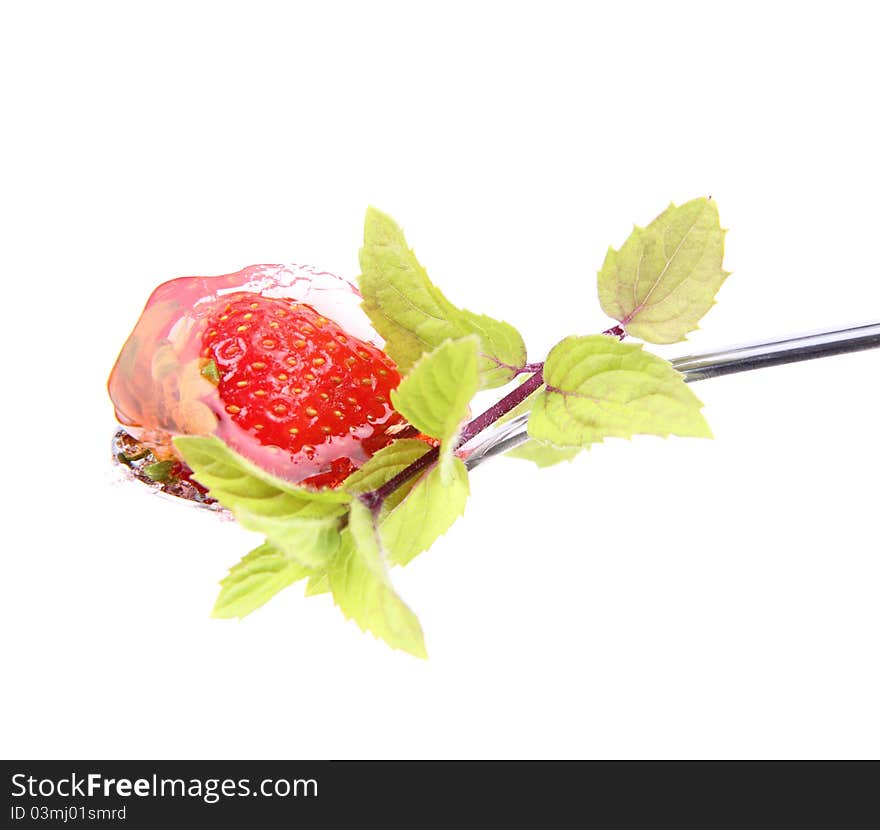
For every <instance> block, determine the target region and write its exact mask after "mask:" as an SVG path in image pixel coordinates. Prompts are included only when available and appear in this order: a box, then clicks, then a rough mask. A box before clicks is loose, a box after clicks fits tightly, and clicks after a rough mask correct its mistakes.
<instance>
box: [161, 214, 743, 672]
mask: <svg viewBox="0 0 880 830" xmlns="http://www.w3.org/2000/svg"><path fill="white" fill-rule="evenodd" d="M723 238H724V231H722V230H721V228H720V225H719V223H718V214H717V209H716V207H715V204H714V202H711V201H709V200H707V199H695V200H692V201H690V202H687V203H685V204H684V205H682V206H681V207H675V206H671V207H670V208H669V209H667V210H666V211H665V212H664V213H662V214H661V215H660V216H658V217H657V219H655V220H654V222H652V223H651V224H650V225H649V226H648V227H647V228H636V229H635V230H634V231H633V234H632V235H631V237H630V238H629V239H628V240H627V241H626V242H625V243H624V245H623V246H622V247H621V249H620V250H619V251H614V250H613V249H610V250H609V252H608V255H607V256H606V260H605V264H604V265H603V268H602V270H601V271H600V274H599V295H600V301H601V303H602V307H603V309H605V311H606V312H607V313H608V314H610V315H611V316H612V317H613V318H614V319H615V321H617V325H615V326H613V327H612V328H610V329H608V330H607V331H606V332H604V333H602V334H595V335H587V336H572V337H567V338H564V339H563V340H561V341H560V342H559V343H558V344H557V345H556V346H555V347H554V348H553V349H552V350H551V352H550V354H549V355H548V357H547V359H546V362H544V363H531V364H529V363H527V362H526V349H525V345H524V343H523V341H522V338H521V336H520V335H519V333H518V332H517V331H516V329H514V328H513V327H512V326H510V325H509V324H507V323H503V322H500V321H497V320H494V319H492V318H490V317H486V316H484V315H480V314H475V313H473V312H470V311H467V310H464V309H461V308H458V307H457V306H455V305H453V304H452V303H451V302H449V300H447V299H446V297H445V296H444V295H443V294H442V293H441V292H440V290H439V289H438V288H437V287H436V286H435V285H434V284H433V283H432V282H431V280H430V279H429V278H428V275H427V272H426V271H425V270H424V268H423V267H422V266H421V265H420V263H419V262H418V260H417V259H416V257H415V255H414V254H413V252H412V251H411V250H410V248H409V247H408V245H407V243H406V240H405V238H404V236H403V233H402V231H401V230H400V228H399V226H398V225H397V224H396V223H395V222H394V221H393V220H392V219H391V218H390V217H388V216H387V215H385V214H383V213H381V212H380V211H377V210H375V209H372V208H371V209H370V210H369V211H368V212H367V217H366V225H365V231H364V247H363V248H362V250H361V253H360V262H361V268H362V271H363V273H362V276H361V278H360V288H361V293H362V295H363V298H364V301H363V307H364V310H365V311H366V312H367V314H368V316H369V317H370V319H371V320H372V322H373V324H374V326H375V328H376V330H377V331H378V332H379V333H380V334H381V335H382V336H383V337H384V338H385V340H386V346H385V348H386V351H387V352H388V354H389V355H390V356H391V357H392V358H393V359H394V360H395V361H397V363H398V366H399V367H400V369H401V371H402V373H403V374H404V378H403V380H402V382H401V383H400V385H399V387H398V388H397V390H396V391H395V392H394V393H393V394H392V403H393V405H394V407H395V409H396V410H397V411H398V412H399V413H400V414H401V415H403V416H404V417H405V418H406V419H407V420H408V421H409V423H410V424H411V425H412V426H414V427H415V428H416V429H418V430H419V431H420V432H421V433H423V434H424V435H425V436H429V437H430V438H433V439H435V440H434V442H433V444H434V446H431V445H430V443H427V442H426V441H424V440H421V439H413V438H402V439H397V440H395V441H393V442H392V443H390V444H389V445H388V446H386V447H385V448H384V449H382V450H381V451H379V452H377V453H376V454H375V455H374V456H373V457H372V458H371V459H370V460H369V461H367V462H366V463H365V464H364V465H363V466H362V467H361V469H360V470H358V471H356V472H355V473H353V474H352V475H351V476H350V477H349V478H348V479H347V480H346V481H345V482H344V484H343V486H342V487H341V488H340V489H339V490H331V491H327V490H323V491H315V490H311V489H309V488H306V487H302V486H296V485H292V484H290V483H289V482H285V481H283V480H280V479H278V478H276V477H274V476H272V475H270V474H268V473H266V472H265V471H263V470H261V469H259V468H258V467H256V466H255V465H254V464H252V463H251V462H250V461H247V460H246V459H244V458H242V457H241V456H239V455H238V454H237V453H235V452H234V451H233V450H232V449H231V448H230V447H228V446H226V445H225V444H224V443H223V442H221V441H220V440H219V439H217V438H215V437H185V438H177V439H176V440H175V443H176V445H177V448H178V450H179V451H180V453H181V454H182V455H183V457H184V459H185V460H186V462H187V463H188V464H189V466H190V467H191V468H192V470H193V475H194V477H195V478H196V479H197V480H198V481H199V482H201V483H202V484H203V485H204V486H206V487H207V488H208V489H209V492H210V495H211V496H212V497H214V498H215V499H217V501H219V502H220V503H221V504H222V505H224V506H225V507H227V508H228V509H229V510H230V511H231V512H232V513H233V515H234V516H235V517H236V518H237V519H238V520H239V522H241V524H242V525H243V526H244V527H246V528H248V529H250V530H254V531H256V532H259V533H261V534H263V535H264V536H265V537H266V542H265V544H263V545H260V546H259V547H257V548H256V549H255V550H254V551H252V552H251V553H250V554H248V555H247V556H245V557H244V559H242V560H241V562H239V563H238V564H237V565H236V566H234V567H233V568H232V569H231V570H230V573H229V575H228V576H227V577H226V578H225V579H224V580H223V582H222V583H221V591H220V596H219V597H218V600H217V604H216V606H215V610H214V614H215V616H221V617H236V616H237V617H241V616H244V615H246V614H248V613H250V612H251V611H253V610H254V609H255V608H257V607H259V606H260V605H262V604H263V603H265V602H266V601H267V600H268V599H269V598H271V597H272V596H274V595H275V594H276V593H277V592H279V591H280V590H282V589H283V588H285V587H287V586H288V585H290V584H292V583H293V582H296V581H300V580H303V579H307V583H306V589H305V593H306V595H307V596H313V595H319V594H323V593H327V592H331V593H332V594H333V599H334V602H335V603H336V605H337V606H338V607H339V608H340V609H341V610H342V612H343V614H344V615H345V616H346V617H349V618H351V619H353V620H355V622H356V623H357V624H358V625H359V626H360V627H361V628H362V629H363V630H365V631H371V632H372V633H373V634H374V635H375V636H377V637H379V638H381V639H383V640H384V641H385V642H387V643H388V644H389V645H391V646H392V647H394V648H397V649H401V650H403V651H406V652H408V653H410V654H413V655H416V656H420V657H424V656H426V651H425V644H424V635H423V632H422V629H421V626H420V624H419V622H418V619H417V618H416V616H415V614H414V613H413V612H412V610H411V609H410V608H409V607H408V606H407V605H406V604H405V603H404V602H403V600H402V599H401V598H400V596H399V595H398V594H397V592H396V591H395V589H394V587H393V585H392V581H391V576H390V570H389V569H390V567H391V566H393V565H405V564H407V563H409V562H411V561H412V560H413V559H414V558H415V557H416V556H418V555H419V554H421V553H423V552H425V551H426V550H428V549H429V548H430V547H431V546H432V545H433V544H434V542H435V541H436V540H437V539H438V538H439V537H440V536H441V535H443V534H444V533H446V532H447V531H448V530H449V528H450V527H451V526H452V524H453V523H454V522H455V521H456V520H457V519H458V518H459V517H460V516H461V515H462V514H463V512H464V509H465V505H466V503H467V500H468V497H469V493H470V486H469V482H468V471H467V465H466V463H465V462H466V458H467V455H468V447H469V446H470V443H469V442H471V441H473V440H474V439H475V438H476V437H477V436H479V435H480V434H481V433H482V432H483V431H484V430H486V429H488V428H489V427H492V426H494V425H497V424H499V423H501V422H503V421H504V420H505V419H509V418H511V417H513V416H515V415H523V414H525V413H528V433H529V436H530V440H529V441H528V442H527V443H526V444H524V445H523V446H521V447H518V448H517V449H515V450H512V451H510V452H509V453H508V455H511V456H513V457H518V458H524V459H528V460H530V461H533V462H534V463H535V464H537V465H538V466H539V467H543V466H549V465H551V464H555V463H558V462H560V461H565V460H571V459H572V458H574V457H575V456H576V455H577V454H578V453H579V452H580V451H581V450H582V449H584V448H588V447H590V446H592V445H593V444H596V443H599V442H602V441H603V440H604V439H605V438H608V437H616V438H630V437H632V436H634V435H639V434H649V435H660V436H667V435H679V436H688V437H701V438H706V437H711V433H710V431H709V428H708V425H707V424H706V421H705V419H704V418H703V415H702V413H701V411H700V410H701V407H702V404H701V403H700V401H699V400H698V399H697V397H696V396H695V395H694V394H693V393H692V392H691V390H690V389H689V388H688V386H687V385H686V384H685V382H684V379H683V377H682V376H681V375H680V374H678V373H677V372H676V371H675V370H674V368H673V367H672V366H671V364H669V363H668V362H667V361H665V360H662V359H661V358H659V357H657V356H655V355H652V354H650V353H648V352H646V351H645V350H644V349H643V348H642V346H641V345H638V344H632V343H624V342H621V340H622V339H623V338H624V337H625V336H626V335H627V334H633V335H636V336H638V337H640V338H642V339H644V340H646V341H651V342H657V343H667V342H674V341H675V340H679V339H682V338H683V337H684V336H685V335H686V334H687V333H688V332H689V331H692V330H693V329H694V328H695V327H696V326H697V324H698V322H699V320H700V319H701V318H702V316H703V315H704V314H705V313H706V311H708V310H709V308H711V306H712V305H713V303H714V295H715V292H716V291H717V290H718V288H719V287H720V285H721V283H722V282H723V281H724V279H725V278H726V277H727V272H726V271H724V270H723V268H722V267H721V258H722V254H723ZM513 380H518V381H520V382H519V383H518V384H516V385H515V386H514V387H513V388H512V389H511V390H509V391H508V392H507V393H506V394H504V395H502V396H501V397H500V398H499V399H498V400H497V401H496V403H495V404H493V405H492V406H490V407H489V408H488V409H486V410H485V411H483V412H482V413H480V414H478V415H476V416H475V417H473V418H471V419H470V420H467V418H468V413H469V411H470V407H471V405H472V401H473V398H474V396H475V395H476V393H477V392H478V391H479V390H480V389H481V388H482V389H487V388H492V387H497V386H500V385H503V384H506V383H508V382H510V381H513Z"/></svg>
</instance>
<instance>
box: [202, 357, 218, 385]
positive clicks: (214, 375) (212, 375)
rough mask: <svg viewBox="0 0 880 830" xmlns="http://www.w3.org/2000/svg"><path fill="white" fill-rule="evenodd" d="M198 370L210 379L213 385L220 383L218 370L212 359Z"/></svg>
mask: <svg viewBox="0 0 880 830" xmlns="http://www.w3.org/2000/svg"><path fill="white" fill-rule="evenodd" d="M199 371H200V374H201V376H202V377H203V378H207V379H208V380H209V381H211V383H213V384H214V386H216V385H217V384H218V383H220V370H219V369H218V368H217V364H216V363H215V362H214V361H213V360H209V361H208V362H207V363H206V364H205V365H204V366H202V368H201V369H200V370H199Z"/></svg>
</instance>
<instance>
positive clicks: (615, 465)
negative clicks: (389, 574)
mask: <svg viewBox="0 0 880 830" xmlns="http://www.w3.org/2000/svg"><path fill="white" fill-rule="evenodd" d="M596 6H597V7H598V8H601V11H599V10H589V7H588V4H577V3H570V4H563V3H548V2H543V3H540V4H538V3H531V4H519V3H498V4H490V3H477V2H469V3H464V4H460V5H459V4H456V3H451V2H444V3H436V4H431V5H428V4H417V3H401V4H389V3H381V2H371V3H357V4H355V3H352V4H340V3H283V4H282V3H279V4H277V5H273V4H263V3H255V2H248V3H241V4H237V5H231V4H224V3H206V4H204V5H197V4H192V3H181V2H175V3H171V4H162V3H156V2H154V3H150V4H121V3H107V4H97V3H86V2H81V3H59V4H56V5H52V4H47V3H42V4H27V3H18V4H15V3H11V4H6V5H5V6H4V12H3V18H2V21H0V41H2V43H0V62H2V67H0V69H2V77H3V79H4V80H3V93H2V94H3V116H4V126H3V130H2V135H0V142H2V144H3V148H2V157H0V164H2V166H3V175H2V193H3V206H2V210H3V216H2V237H3V240H4V241H3V257H2V262H3V267H4V271H5V275H4V276H5V278H4V281H3V282H4V292H5V293H4V295H3V296H4V299H3V303H2V305H3V312H2V317H3V340H2V343H3V383H2V390H3V392H2V394H3V405H2V419H3V427H2V428H3V435H4V438H5V442H4V445H3V467H4V476H3V481H4V484H3V488H4V492H5V496H4V499H3V503H4V520H3V525H2V534H3V546H2V573H3V577H2V579H3V597H4V599H3V602H2V604H0V614H2V642H3V653H2V664H3V674H4V680H3V683H2V686H0V696H2V698H3V700H2V705H0V711H2V713H3V714H2V718H3V723H2V734H3V749H2V751H3V753H4V754H6V755H7V756H8V757H14V756H19V757H40V756H45V757H72V756H84V757H93V758H94V757H117V756H118V757H130V758H138V757H205V758H208V757H233V758H235V757H300V756H314V757H341V758H347V757H355V758H359V757H460V756H464V757H474V756H477V757H532V756H536V757H557V756H561V757H689V756H697V757H704V756H708V757H731V756H732V757H754V756H757V757H776V756H782V757H812V756H832V757H847V756H876V755H877V754H878V752H880V714H878V712H880V709H878V706H877V700H878V699H880V667H878V660H877V654H878V638H880V604H878V602H877V596H878V588H880V543H878V536H877V475H876V474H877V469H878V462H880V437H878V430H877V425H878V422H877V410H878V403H880V395H878V388H877V379H878V370H880V354H878V353H876V352H869V353H863V354H860V355H855V356H849V357H841V358H834V359H829V360H823V361H816V362H812V363H807V364H801V365H798V366H793V367H787V368H778V369H769V370H764V371H762V372H757V373H751V374H746V375H739V376H735V377H729V378H724V379H718V380H714V381H707V382H705V383H701V384H699V385H698V386H695V387H694V389H695V391H697V393H698V394H699V395H700V396H701V397H702V399H703V400H704V402H705V404H706V410H705V411H706V414H707V417H708V419H709V421H710V423H711V424H712V427H713V429H714V432H715V435H716V440H715V441H714V442H700V441H685V440H674V439H673V440H669V441H662V440H659V439H651V438H643V439H637V440H634V441H632V442H631V443H627V442H621V441H610V442H608V443H607V444H606V445H604V446H600V447H598V448H596V449H594V450H593V451H592V452H590V453H588V454H585V455H584V456H583V457H581V458H580V459H578V460H577V461H576V462H575V463H573V464H571V465H566V466H562V467H560V468H555V469H551V470H546V471H543V472H539V471H537V470H535V469H533V468H532V467H530V466H529V465H528V464H525V463H523V462H516V461H512V460H498V461H494V462H492V463H491V464H487V465H486V466H484V467H482V468H480V470H479V471H478V472H476V473H475V474H474V476H473V481H472V490H473V492H472V498H471V501H470V503H469V506H468V510H467V513H466V515H465V517H464V519H462V520H461V521H460V522H459V524H458V525H456V526H455V527H454V529H453V530H452V531H451V532H450V533H449V534H448V536H446V537H445V538H444V539H442V540H441V541H440V542H439V543H438V544H437V545H436V547H435V548H434V549H432V550H431V551H430V552H429V553H428V554H425V555H424V556H423V557H421V558H420V559H419V560H418V561H417V562H416V563H414V564H413V565H412V566H410V567H409V568H408V569H406V570H405V571H398V572H395V578H396V582H397V585H398V587H399V589H400V591H401V593H402V594H403V596H404V597H405V598H406V600H407V601H408V602H409V603H410V605H411V606H412V607H413V608H414V609H415V610H416V611H417V612H418V613H419V615H420V618H421V621H422V623H423V626H424V628H425V631H426V635H427V643H428V649H429V652H430V654H431V658H430V660H429V661H428V662H421V661H418V660H415V659H413V658H410V657H408V656H406V655H403V654H400V653H395V652H392V651H390V650H389V649H388V648H386V647H385V646H384V645H383V644H381V643H378V642H376V641H375V640H373V639H372V638H371V637H370V636H368V635H362V634H360V633H359V631H358V630H357V629H356V628H355V626H354V624H353V623H350V622H345V621H344V620H343V618H342V616H341V615H340V614H339V612H338V611H337V610H336V609H335V608H334V607H333V605H332V602H331V600H330V599H329V597H326V596H325V597H320V598H314V599H308V600H305V599H303V598H302V597H301V596H300V593H301V592H300V589H299V588H293V589H290V590H288V591H287V592H285V593H284V594H283V595H281V596H279V597H278V598H277V599H276V600H274V601H272V602H271V604H270V605H268V606H267V607H266V608H265V609H263V610H261V611H259V612H257V613H255V614H254V615H253V616H252V617H250V618H248V619H246V620H245V621H244V622H242V623H235V622H232V623H223V622H218V621H211V620H210V619H209V617H208V614H209V611H210V608H211V605H212V603H213V599H214V595H215V592H216V583H217V581H218V580H219V579H220V578H221V577H222V576H223V575H224V573H225V570H226V568H227V567H228V566H229V565H231V564H232V563H234V562H235V561H236V560H237V559H238V557H239V556H240V555H241V554H243V553H244V552H246V551H247V550H249V549H250V547H252V546H253V545H254V543H255V537H253V536H252V535H251V534H248V533H246V532H244V531H243V530H240V529H239V528H238V527H236V526H235V525H233V524H231V523H225V522H222V521H219V520H217V519H216V518H215V517H213V516H211V515H205V514H201V513H200V512H199V511H197V510H194V509H190V508H188V507H186V506H182V505H177V504H174V503H171V502H168V501H165V500H162V499H159V498H156V497H153V496H152V495H150V494H149V493H148V492H146V491H144V490H142V489H141V488H140V487H139V486H137V485H135V484H124V483H123V484H120V483H115V482H114V480H113V476H112V473H111V469H110V466H111V465H110V462H109V459H108V443H109V439H110V436H111V434H112V432H113V428H114V422H113V416H112V409H111V407H110V404H109V401H108V400H107V398H106V393H105V389H104V384H105V382H106V376H107V374H108V373H109V370H110V368H111V366H112V364H113V361H114V359H115V356H116V353H117V351H118V349H119V347H120V346H121V344H122V342H123V340H124V339H125V337H126V336H127V334H128V332H129V330H130V328H131V327H132V325H133V324H134V322H135V320H136V319H137V316H138V314H139V312H140V310H141V307H142V305H143V303H144V302H145V300H146V298H147V296H148V294H149V292H150V291H151V290H152V288H153V287H154V286H155V285H156V284H158V283H159V282H161V281H164V280H166V279H169V278H171V277H175V276H181V275H189V274H217V273H227V272H231V271H234V270H237V269H239V268H241V267H243V266H245V265H248V264H252V263H258V262H285V261H296V262H306V263H313V264H315V265H318V266H321V267H323V268H325V269H327V270H335V271H337V272H339V273H341V274H344V275H346V276H349V277H354V276H356V274H357V249H358V247H359V242H360V234H361V223H362V219H363V212H364V209H365V207H366V206H367V205H368V204H375V205H376V206H378V207H380V208H382V209H383V210H386V211H387V212H389V213H391V214H392V215H393V216H395V217H396V218H397V219H398V220H399V221H400V222H401V223H402V224H403V225H404V227H405V229H406V231H407V233H408V237H409V240H410V242H411V244H413V245H414V246H415V248H416V250H417V252H418V254H419V256H420V258H421V260H422V261H423V263H424V264H425V265H426V266H427V267H428V269H429V271H430V273H431V274H432V276H433V277H434V279H435V280H436V281H437V282H438V283H439V284H440V285H441V286H442V287H443V289H444V291H445V292H446V293H447V294H448V295H449V296H450V298H451V299H453V301H456V302H460V303H463V304H466V305H467V306H468V307H470V308H473V309H474V310H477V311H482V312H485V313H489V314H492V315H495V316H498V317H503V318H505V319H508V320H510V321H511V322H513V323H514V324H516V325H517V326H519V327H520V329H521V330H522V331H523V332H524V333H525V336H526V339H527V341H528V342H529V344H530V348H531V356H532V358H533V359H539V358H541V357H542V356H543V354H544V353H545V352H546V350H547V348H548V347H549V346H551V345H552V344H553V343H554V342H555V340H557V339H559V338H560V337H562V336H564V335H568V334H571V333H591V332H596V331H599V330H601V329H603V328H605V327H606V325H607V324H608V321H607V320H605V319H604V318H603V316H602V314H601V312H600V311H599V307H598V303H597V300H596V290H595V274H596V270H597V269H598V267H599V266H600V265H601V263H602V260H603V257H604V254H605V250H606V248H607V246H608V245H609V243H611V244H614V245H615V246H618V245H619V244H620V243H621V242H622V241H623V240H624V239H625V237H626V236H627V234H628V233H629V230H630V228H631V224H632V223H633V222H638V223H640V224H643V223H645V222H647V221H649V220H650V219H652V218H653V217H654V216H655V215H656V214H657V213H659V212H660V211H661V210H662V209H663V208H665V207H666V205H667V204H668V202H669V201H670V200H675V201H677V202H681V201H684V200H687V199H689V198H692V197H694V196H699V195H710V194H711V195H712V196H713V197H714V198H715V199H716V200H717V203H718V205H719V209H720V212H721V217H722V222H723V224H724V225H725V226H726V227H729V228H730V233H729V234H728V238H727V258H726V265H727V267H728V268H730V269H731V270H733V272H734V274H733V276H732V277H731V278H730V279H729V280H728V282H727V284H726V285H725V286H724V288H723V289H722V291H721V293H720V295H719V304H718V306H717V307H716V308H715V309H714V310H713V311H712V312H711V313H710V314H709V315H708V317H707V318H706V319H705V321H704V324H703V328H702V329H701V330H700V331H699V332H697V333H696V334H695V335H694V336H693V337H692V338H691V341H690V342H689V343H685V344H679V345H678V346H675V347H668V348H666V349H663V350H661V352H662V353H663V354H664V355H667V356H674V355H680V354H683V353H687V352H691V351H698V350H703V349H709V348H712V347H716V346H722V345H728V344H730V343H737V342H743V341H748V340H751V339H756V338H761V337H765V336H772V335H781V334H790V333H798V332H801V331H805V330H811V329H816V328H821V327H824V326H833V325H837V324H847V323H855V322H864V321H868V320H871V319H874V320H877V319H878V318H880V270H878V269H880V265H878V257H877V229H878V225H880V212H878V202H877V193H878V189H880V172H878V154H877V148H878V146H880V129H878V123H877V98H876V93H877V80H878V73H880V59H878V51H877V47H876V41H875V38H874V33H876V25H875V23H874V22H873V21H871V20H869V19H868V10H869V9H870V8H871V6H870V4H867V3H864V4H847V3H835V4H833V6H831V7H829V6H828V5H827V4H812V3H797V4H794V3H792V4H782V3H777V4H773V3H760V4H756V6H755V7H751V6H749V5H747V4H742V3H740V4H725V5H724V6H722V5H721V4H713V3H707V2H699V3H693V4H683V3H662V4H649V5H648V4H646V5H645V6H641V5H638V4H633V3H613V4H612V3H603V4H596Z"/></svg>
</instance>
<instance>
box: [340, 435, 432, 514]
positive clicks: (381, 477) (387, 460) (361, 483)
mask: <svg viewBox="0 0 880 830" xmlns="http://www.w3.org/2000/svg"><path fill="white" fill-rule="evenodd" d="M429 451H430V447H429V446H428V445H427V444H426V443H425V442H424V441H420V440H419V439H417V438H400V439H398V440H397V441H394V442H393V443H391V444H389V445H388V446H387V447H383V448H382V449H381V450H379V452H377V453H376V454H375V455H373V457H372V458H370V459H369V460H368V461H367V462H366V463H365V464H364V465H363V466H362V467H361V468H360V469H359V470H356V471H355V472H353V473H352V474H351V475H350V476H349V477H348V478H347V479H345V483H344V484H343V487H344V488H345V489H346V490H347V491H348V492H349V493H351V494H352V495H360V494H361V493H369V492H370V491H371V490H378V489H379V488H380V487H381V486H382V485H383V484H385V482H387V481H391V479H392V478H394V476H396V475H397V474H398V473H401V472H403V471H404V470H405V469H406V468H407V467H409V465H410V464H412V463H413V462H414V461H417V460H418V459H419V458H421V457H422V456H423V455H424V454H425V453H427V452H429ZM415 483H416V479H415V478H413V479H410V480H409V481H408V482H406V483H405V484H403V485H402V486H400V487H398V488H397V489H396V490H395V491H394V492H393V493H392V494H391V495H390V496H388V497H387V498H386V499H385V504H384V505H383V509H384V510H386V511H387V510H391V509H392V508H394V507H395V506H396V505H398V504H399V503H400V501H401V500H402V499H403V498H404V496H406V494H407V493H408V492H409V491H410V489H412V487H413V485H414V484H415Z"/></svg>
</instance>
